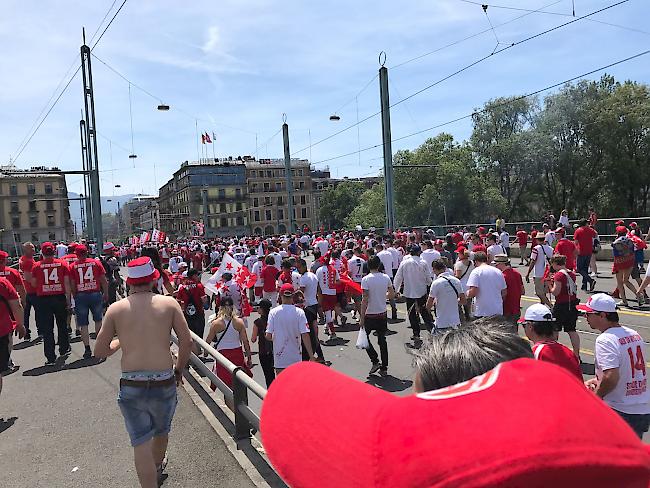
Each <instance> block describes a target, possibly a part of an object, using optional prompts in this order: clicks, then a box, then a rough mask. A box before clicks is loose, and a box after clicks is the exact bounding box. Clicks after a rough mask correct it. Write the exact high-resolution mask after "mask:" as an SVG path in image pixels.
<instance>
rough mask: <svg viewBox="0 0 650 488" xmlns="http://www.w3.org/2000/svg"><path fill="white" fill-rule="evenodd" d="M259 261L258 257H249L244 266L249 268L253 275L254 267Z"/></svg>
mask: <svg viewBox="0 0 650 488" xmlns="http://www.w3.org/2000/svg"><path fill="white" fill-rule="evenodd" d="M257 261H258V259H257V256H255V255H248V257H247V258H246V260H245V261H244V266H246V267H247V268H248V271H250V272H251V273H252V272H253V266H255V263H256V262H257Z"/></svg>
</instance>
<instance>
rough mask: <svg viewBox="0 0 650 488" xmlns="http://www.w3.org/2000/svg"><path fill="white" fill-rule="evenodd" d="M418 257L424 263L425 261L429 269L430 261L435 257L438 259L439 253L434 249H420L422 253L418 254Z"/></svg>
mask: <svg viewBox="0 0 650 488" xmlns="http://www.w3.org/2000/svg"><path fill="white" fill-rule="evenodd" d="M420 257H421V258H422V260H423V261H424V262H425V263H427V268H428V269H429V270H431V263H433V262H434V261H435V260H436V259H440V253H439V252H438V251H436V250H435V249H425V250H424V251H422V254H420Z"/></svg>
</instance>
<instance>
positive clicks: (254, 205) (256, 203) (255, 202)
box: [253, 198, 260, 207]
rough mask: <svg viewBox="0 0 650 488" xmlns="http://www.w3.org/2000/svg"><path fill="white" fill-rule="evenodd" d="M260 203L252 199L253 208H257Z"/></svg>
mask: <svg viewBox="0 0 650 488" xmlns="http://www.w3.org/2000/svg"><path fill="white" fill-rule="evenodd" d="M259 206H260V201H259V200H258V199H257V198H253V207H259Z"/></svg>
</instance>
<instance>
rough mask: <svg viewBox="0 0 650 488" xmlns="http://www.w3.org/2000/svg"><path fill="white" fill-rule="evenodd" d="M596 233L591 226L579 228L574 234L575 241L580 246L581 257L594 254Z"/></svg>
mask: <svg viewBox="0 0 650 488" xmlns="http://www.w3.org/2000/svg"><path fill="white" fill-rule="evenodd" d="M596 235H597V234H596V231H595V230H594V229H592V228H591V227H589V226H583V227H578V228H577V229H576V231H575V232H574V233H573V240H574V241H575V242H576V243H577V245H578V254H579V255H580V256H589V255H590V254H592V253H593V252H594V237H596Z"/></svg>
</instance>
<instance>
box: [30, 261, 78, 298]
mask: <svg viewBox="0 0 650 488" xmlns="http://www.w3.org/2000/svg"><path fill="white" fill-rule="evenodd" d="M69 274H70V269H69V268H68V264H67V263H66V262H65V261H63V260H62V259H57V258H49V259H43V260H42V261H39V262H37V263H36V264H34V267H33V268H32V276H33V277H34V278H36V294H37V295H38V296H39V297H41V296H49V295H63V294H65V286H64V282H63V279H64V278H65V277H66V276H68V275H69Z"/></svg>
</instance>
